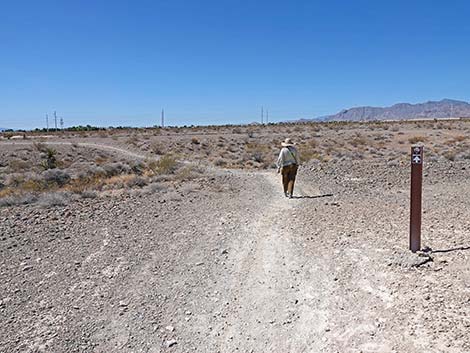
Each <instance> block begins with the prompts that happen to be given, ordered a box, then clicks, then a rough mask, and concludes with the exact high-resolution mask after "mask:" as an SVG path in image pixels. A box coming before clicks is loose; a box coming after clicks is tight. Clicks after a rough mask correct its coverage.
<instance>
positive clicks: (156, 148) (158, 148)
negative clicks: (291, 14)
mask: <svg viewBox="0 0 470 353" xmlns="http://www.w3.org/2000/svg"><path fill="white" fill-rule="evenodd" d="M150 151H152V152H153V153H155V154H157V155H162V154H164V153H165V151H164V148H163V146H162V145H161V144H160V143H158V142H152V143H151V144H150Z"/></svg>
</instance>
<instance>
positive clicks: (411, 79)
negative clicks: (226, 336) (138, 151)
mask: <svg viewBox="0 0 470 353" xmlns="http://www.w3.org/2000/svg"><path fill="white" fill-rule="evenodd" d="M469 18H470V1H463V0H462V1H458V0H447V1H443V0H441V1H430V0H427V1H413V0H408V1H404V0H394V1H381V0H354V1H353V0H343V1H339V0H329V1H326V0H325V1H314V0H306V1H254V0H253V1H235V0H234V1H228V0H217V1H204V0H198V1H196V0H194V1H180V0H168V1H158V0H155V1H140V0H136V1H119V0H113V1H104V0H80V1H69V0H62V1H50V0H41V1H37V0H31V1H21V0H18V1H7V0H0V127H11V128H34V127H43V126H44V125H45V114H46V113H49V114H50V115H51V114H52V113H53V111H54V110H57V112H58V115H59V116H62V117H63V118H64V121H65V124H66V125H78V124H92V125H101V126H108V125H132V126H152V125H155V124H158V123H159V121H160V112H161V109H162V108H165V114H166V120H167V122H168V124H171V125H184V124H187V125H190V124H224V123H249V122H252V121H255V120H256V121H258V120H259V119H260V109H261V106H264V107H266V108H267V109H269V117H270V120H271V121H281V120H288V119H297V118H303V117H304V118H305V117H316V116H320V115H325V114H330V113H336V112H337V111H339V110H340V109H342V108H348V107H351V106H360V105H374V106H384V105H391V104H394V103H397V102H411V103H416V102H421V101H427V100H439V99H442V98H453V99H462V100H469V99H470V21H469Z"/></svg>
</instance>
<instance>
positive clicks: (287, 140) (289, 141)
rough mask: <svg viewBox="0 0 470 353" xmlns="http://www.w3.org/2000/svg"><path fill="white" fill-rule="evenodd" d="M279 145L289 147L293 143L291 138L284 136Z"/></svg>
mask: <svg viewBox="0 0 470 353" xmlns="http://www.w3.org/2000/svg"><path fill="white" fill-rule="evenodd" d="M281 146H282V147H290V146H294V143H293V142H292V140H291V139H290V138H286V139H285V140H284V142H281Z"/></svg>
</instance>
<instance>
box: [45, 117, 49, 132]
mask: <svg viewBox="0 0 470 353" xmlns="http://www.w3.org/2000/svg"><path fill="white" fill-rule="evenodd" d="M46 131H47V132H49V114H46Z"/></svg>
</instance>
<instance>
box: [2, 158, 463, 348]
mask: <svg viewBox="0 0 470 353" xmlns="http://www.w3.org/2000/svg"><path fill="white" fill-rule="evenodd" d="M424 174H425V179H424V192H423V200H424V201H423V211H424V214H423V247H426V249H425V250H426V251H425V252H423V253H422V254H419V255H417V254H414V255H412V254H411V253H410V252H409V251H408V249H407V247H408V217H409V213H408V212H409V164H408V163H403V162H400V161H397V160H394V161H390V162H388V163H387V162H386V161H384V160H376V161H367V160H365V161H358V162H352V161H333V162H330V163H320V162H311V163H309V164H306V165H304V166H303V167H302V168H301V169H300V172H299V180H298V183H297V184H298V185H297V189H296V195H297V196H298V197H296V198H294V199H290V200H289V199H286V198H284V196H283V195H282V192H281V186H280V181H279V176H278V175H277V174H275V172H274V171H251V172H249V171H243V170H242V171H230V170H218V169H211V170H209V171H208V172H207V173H206V174H205V175H202V176H200V177H198V178H197V179H194V180H192V181H187V182H182V183H180V184H178V185H177V187H176V189H172V188H168V189H162V190H158V189H156V190H154V192H146V193H121V194H118V195H113V196H110V195H107V194H103V195H101V196H99V197H97V198H94V199H79V200H77V201H75V202H73V203H70V204H67V205H65V206H56V207H49V208H44V207H41V206H40V205H36V204H31V205H23V206H12V207H6V208H0V282H1V283H2V286H1V287H0V321H1V322H2V323H3V325H2V329H1V330H0V352H121V351H122V352H410V353H413V352H423V351H424V352H436V353H437V352H470V343H469V342H470V334H469V332H470V317H469V315H470V267H469V256H470V240H469V236H468V234H469V231H470V207H469V201H468V199H469V195H470V187H469V184H468V180H469V177H470V163H469V162H468V161H465V160H463V161H459V162H452V161H448V160H446V161H438V162H435V163H428V164H426V165H425V170H424Z"/></svg>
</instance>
